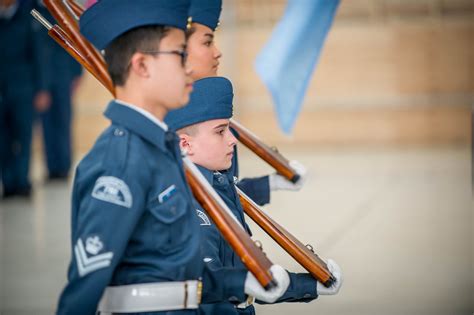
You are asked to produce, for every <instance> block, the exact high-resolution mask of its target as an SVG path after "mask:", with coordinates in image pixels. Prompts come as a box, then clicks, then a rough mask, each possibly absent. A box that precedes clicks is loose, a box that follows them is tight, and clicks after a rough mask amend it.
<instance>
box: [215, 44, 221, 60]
mask: <svg viewBox="0 0 474 315" xmlns="http://www.w3.org/2000/svg"><path fill="white" fill-rule="evenodd" d="M221 57H222V53H221V51H220V50H219V48H217V47H216V46H214V58H216V59H219V58H221Z"/></svg>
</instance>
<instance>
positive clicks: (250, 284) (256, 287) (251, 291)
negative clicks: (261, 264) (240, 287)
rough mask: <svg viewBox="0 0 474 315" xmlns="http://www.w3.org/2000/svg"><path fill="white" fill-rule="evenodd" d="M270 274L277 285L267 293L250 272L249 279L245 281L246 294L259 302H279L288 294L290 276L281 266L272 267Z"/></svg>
mask: <svg viewBox="0 0 474 315" xmlns="http://www.w3.org/2000/svg"><path fill="white" fill-rule="evenodd" d="M270 272H271V273H272V275H273V279H274V280H275V281H276V283H277V286H276V287H274V288H273V289H271V290H268V291H265V289H264V288H263V287H262V286H261V285H260V283H259V282H258V281H257V279H256V278H255V277H254V275H253V274H252V273H251V272H248V273H247V278H246V279H245V288H244V291H245V294H247V295H250V296H253V297H255V298H256V299H257V300H260V301H263V302H267V303H273V302H275V301H276V300H278V298H279V297H280V296H282V295H283V294H284V293H285V292H286V289H287V288H288V286H289V285H290V276H288V272H286V270H285V269H283V267H281V266H279V265H273V266H271V268H270Z"/></svg>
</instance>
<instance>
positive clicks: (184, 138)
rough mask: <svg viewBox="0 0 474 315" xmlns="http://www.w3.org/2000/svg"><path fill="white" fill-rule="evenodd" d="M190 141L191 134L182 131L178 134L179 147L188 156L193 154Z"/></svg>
mask: <svg viewBox="0 0 474 315" xmlns="http://www.w3.org/2000/svg"><path fill="white" fill-rule="evenodd" d="M191 142H192V140H191V136H189V135H187V134H184V133H183V134H180V135H179V147H180V148H181V149H182V150H184V151H185V152H186V153H187V154H188V155H189V156H192V155H193V154H194V152H193V150H192V145H191Z"/></svg>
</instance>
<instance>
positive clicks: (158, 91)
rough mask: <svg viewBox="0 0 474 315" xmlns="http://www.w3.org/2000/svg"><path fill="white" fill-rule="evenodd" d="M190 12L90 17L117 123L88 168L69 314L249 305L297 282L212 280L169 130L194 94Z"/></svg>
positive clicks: (135, 4) (169, 9)
mask: <svg viewBox="0 0 474 315" xmlns="http://www.w3.org/2000/svg"><path fill="white" fill-rule="evenodd" d="M188 7H189V2H188V1H185V0H174V1H168V0H153V1H150V0H135V1H128V0H101V1H99V2H98V3H96V4H95V5H93V6H92V7H90V8H89V9H88V10H86V11H85V12H84V14H83V15H82V17H81V19H80V30H81V33H82V34H83V35H84V36H85V37H86V38H87V39H88V40H89V41H90V42H91V43H92V44H93V45H94V46H95V47H96V48H97V49H99V50H104V52H105V61H106V63H107V65H108V71H109V74H110V76H111V78H112V81H113V83H114V86H115V88H116V99H115V100H113V101H111V102H110V104H109V105H108V107H107V110H106V111H105V116H106V117H107V118H108V119H110V120H111V125H110V126H109V127H108V128H107V129H106V130H105V131H104V132H103V133H102V134H101V135H100V136H99V138H98V139H97V141H96V143H95V144H94V146H93V148H92V149H91V150H90V152H89V153H88V154H87V155H86V156H85V157H84V159H83V160H82V161H81V162H80V164H79V165H78V167H77V169H76V174H75V178H74V185H73V194H72V215H71V234H72V235H71V246H72V259H71V263H70V265H69V270H68V283H67V285H66V287H65V288H64V290H63V292H62V294H61V296H60V299H59V304H58V309H57V313H59V314H81V315H82V314H95V313H96V311H99V312H100V313H101V314H110V313H143V312H146V313H147V314H150V313H153V314H161V312H165V313H166V314H170V313H173V314H197V313H198V305H199V303H200V299H201V291H202V299H203V301H204V302H206V303H212V302H216V301H217V302H218V301H223V300H227V299H228V298H229V297H235V298H237V300H239V301H243V300H245V294H244V291H245V290H246V291H249V290H250V291H252V290H251V288H255V289H254V290H253V291H257V295H259V293H261V294H260V295H259V296H260V297H261V298H263V299H266V300H269V299H270V298H273V296H274V295H277V296H279V295H281V294H282V293H283V292H284V290H285V289H286V287H287V285H288V279H286V278H285V277H284V274H283V273H280V275H278V274H274V277H275V280H276V281H277V284H278V285H277V288H276V289H275V290H273V291H270V292H265V291H264V290H263V289H261V287H259V285H258V283H254V282H252V281H250V282H249V283H248V286H249V288H247V287H244V281H243V280H241V279H242V278H244V279H245V278H246V277H249V278H251V277H250V276H249V275H248V272H247V271H246V270H237V271H234V270H222V273H216V272H212V273H211V272H209V270H208V268H207V267H206V266H205V264H204V262H203V260H202V257H201V252H200V243H201V235H200V227H199V221H198V220H199V218H198V217H197V215H196V213H195V210H194V208H195V207H194V206H193V202H194V198H193V197H192V195H191V192H190V190H189V188H188V186H187V184H186V181H185V176H184V173H183V166H182V160H181V152H180V148H179V144H178V138H177V136H176V134H175V133H173V132H170V131H168V127H167V126H166V124H165V123H163V119H164V116H165V115H166V113H167V112H168V111H169V110H172V109H176V108H179V107H181V106H183V105H184V104H186V103H187V102H188V100H189V93H190V92H191V90H192V79H191V78H190V70H189V69H185V67H184V65H185V56H186V54H185V35H184V31H183V30H184V28H185V25H186V17H187V12H188ZM280 268H281V267H280ZM200 279H202V283H201V281H200ZM259 289H261V290H260V291H259ZM253 291H252V292H253ZM269 297H270V298H269Z"/></svg>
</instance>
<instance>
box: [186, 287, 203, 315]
mask: <svg viewBox="0 0 474 315" xmlns="http://www.w3.org/2000/svg"><path fill="white" fill-rule="evenodd" d="M188 286H189V285H188V282H187V281H185V282H184V303H183V305H184V309H187V308H188V297H189V293H188ZM196 297H197V304H198V305H199V304H201V298H202V281H201V280H198V281H197V288H196Z"/></svg>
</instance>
